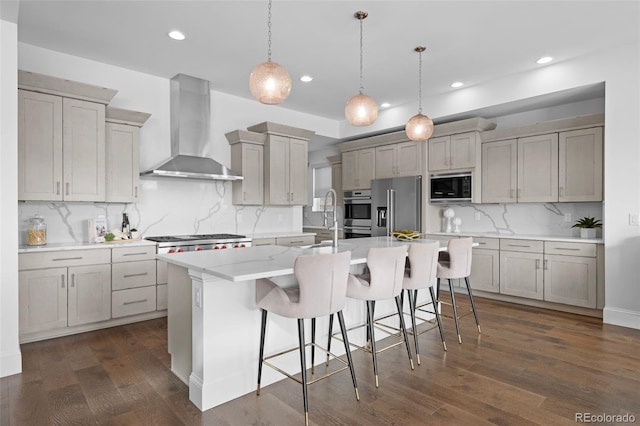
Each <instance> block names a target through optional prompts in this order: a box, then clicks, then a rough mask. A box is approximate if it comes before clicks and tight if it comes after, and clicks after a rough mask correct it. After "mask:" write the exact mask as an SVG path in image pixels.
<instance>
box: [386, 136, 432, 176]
mask: <svg viewBox="0 0 640 426" xmlns="http://www.w3.org/2000/svg"><path fill="white" fill-rule="evenodd" d="M422 144H423V142H422V141H409V142H402V143H399V144H397V145H396V147H397V155H396V158H397V166H396V176H399V177H401V176H417V175H421V174H422ZM377 167H378V166H377V164H376V174H377V173H378V169H377Z"/></svg>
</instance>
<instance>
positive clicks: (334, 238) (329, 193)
mask: <svg viewBox="0 0 640 426" xmlns="http://www.w3.org/2000/svg"><path fill="white" fill-rule="evenodd" d="M329 196H331V211H328V210H327V200H328V199H329ZM336 198H337V194H336V191H334V190H333V188H331V189H329V190H328V191H327V193H326V194H325V195H324V210H323V212H322V216H323V226H324V227H325V228H327V229H328V230H330V231H333V236H332V238H331V245H332V246H333V247H338V217H337V216H336ZM329 216H331V222H333V227H329Z"/></svg>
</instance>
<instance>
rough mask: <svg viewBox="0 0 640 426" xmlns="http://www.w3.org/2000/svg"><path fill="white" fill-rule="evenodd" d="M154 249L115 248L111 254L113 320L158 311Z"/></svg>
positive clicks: (148, 247) (136, 247)
mask: <svg viewBox="0 0 640 426" xmlns="http://www.w3.org/2000/svg"><path fill="white" fill-rule="evenodd" d="M155 254H156V247H155V246H134V247H118V248H114V249H113V251H112V260H111V261H112V264H111V274H112V285H111V287H112V290H113V291H112V295H111V297H112V300H111V306H112V312H111V315H112V317H113V318H119V317H123V316H127V315H135V314H142V313H145V312H151V311H155V310H156V309H157V303H156V297H157V288H156V282H157V279H156V272H157V270H156V268H157V264H156V260H155Z"/></svg>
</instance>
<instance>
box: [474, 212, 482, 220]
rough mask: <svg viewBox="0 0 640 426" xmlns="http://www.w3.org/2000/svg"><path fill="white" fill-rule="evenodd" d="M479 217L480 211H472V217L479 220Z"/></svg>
mask: <svg viewBox="0 0 640 426" xmlns="http://www.w3.org/2000/svg"><path fill="white" fill-rule="evenodd" d="M481 217H482V215H481V213H480V212H475V213H474V215H473V218H474V219H475V220H476V221H478V220H480V218H481Z"/></svg>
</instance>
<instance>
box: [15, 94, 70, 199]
mask: <svg viewBox="0 0 640 426" xmlns="http://www.w3.org/2000/svg"><path fill="white" fill-rule="evenodd" d="M18 200H42V201H61V200H62V98H61V97H59V96H52V95H46V94H43V93H35V92H29V91H25V90H18Z"/></svg>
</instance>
